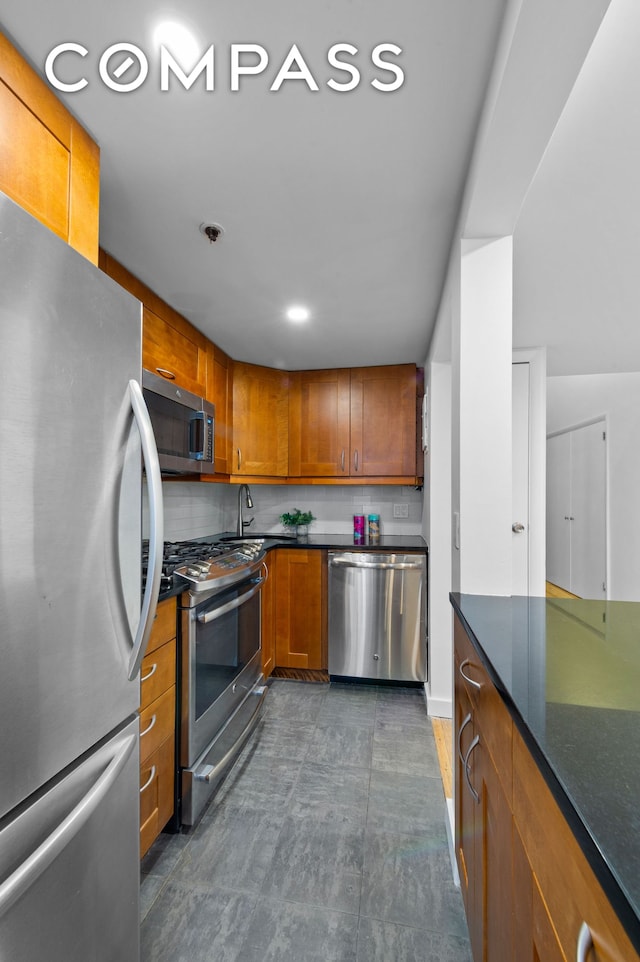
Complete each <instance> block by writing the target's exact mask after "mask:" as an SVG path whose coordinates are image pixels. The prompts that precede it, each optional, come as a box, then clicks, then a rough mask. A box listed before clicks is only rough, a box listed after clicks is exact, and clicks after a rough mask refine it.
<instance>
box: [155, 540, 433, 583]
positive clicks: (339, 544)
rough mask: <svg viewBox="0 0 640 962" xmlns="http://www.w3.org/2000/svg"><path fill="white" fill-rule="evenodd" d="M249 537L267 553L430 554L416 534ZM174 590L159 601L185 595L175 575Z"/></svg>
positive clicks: (425, 543)
mask: <svg viewBox="0 0 640 962" xmlns="http://www.w3.org/2000/svg"><path fill="white" fill-rule="evenodd" d="M232 535H233V532H232V531H220V532H217V533H216V534H211V535H206V536H203V537H202V538H194V539H193V540H194V541H212V540H214V539H217V538H224V537H230V536H232ZM245 537H246V538H264V546H265V549H266V550H267V551H270V550H271V549H272V548H325V549H328V550H331V549H334V550H355V551H420V552H427V551H428V547H427V542H426V541H425V540H424V538H423V537H422V536H421V535H415V534H381V535H380V537H379V538H378V540H377V541H376V542H375V543H372V544H369V543H368V542H367V541H366V540H365V542H364V543H357V542H355V541H354V540H353V535H352V534H313V533H312V534H309V535H308V536H307V537H306V538H302V539H301V540H299V541H298V540H296V539H295V538H292V537H291V536H290V535H286V534H278V533H273V532H262V531H255V532H254V531H250V530H247V532H246V534H245ZM173 582H174V583H173V587H172V588H169V589H168V590H167V591H161V592H160V596H159V599H158V600H159V601H166V600H167V599H168V598H173V597H175V596H176V595H180V594H182V592H183V591H184V590H185V588H186V587H188V585H187V582H186V581H185V580H184V579H183V578H180V577H179V576H178V575H174V578H173Z"/></svg>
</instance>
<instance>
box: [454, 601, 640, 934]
mask: <svg viewBox="0 0 640 962" xmlns="http://www.w3.org/2000/svg"><path fill="white" fill-rule="evenodd" d="M451 602H452V605H453V607H454V610H455V611H456V612H457V614H458V615H460V617H461V619H462V622H463V624H464V626H465V628H466V629H467V631H468V634H469V636H470V638H471V640H472V642H473V643H474V646H475V648H476V649H477V651H478V654H479V656H480V658H481V660H482V662H483V664H484V666H485V668H486V669H487V671H488V672H489V674H490V676H491V678H492V680H493V681H494V683H495V685H496V687H497V688H498V690H499V691H500V692H501V694H502V695H503V698H504V700H505V703H506V704H507V706H508V708H509V710H510V712H511V715H512V717H513V719H514V722H515V724H516V725H517V727H518V729H519V731H520V732H521V734H522V736H523V738H524V739H525V741H526V742H527V744H528V746H529V748H530V750H531V751H532V754H533V755H534V757H535V758H536V761H537V762H538V764H539V767H540V770H541V771H542V774H543V775H544V777H545V779H546V781H547V784H548V785H549V787H550V789H551V791H552V792H553V794H554V796H555V798H556V801H557V802H558V804H559V805H560V807H561V809H562V810H563V812H564V814H565V817H566V818H567V820H568V821H569V823H570V825H571V827H572V829H573V831H574V833H575V834H576V837H577V839H578V841H579V843H580V845H581V847H582V849H583V851H584V853H585V855H586V857H587V859H588V860H589V862H590V864H591V867H592V868H593V870H594V872H595V874H596V875H597V876H598V878H599V880H600V882H601V884H602V887H603V888H604V890H605V892H606V893H607V895H608V897H609V899H610V901H611V902H612V904H613V906H614V908H615V910H616V912H617V913H618V915H619V917H620V920H621V922H622V923H623V925H624V926H625V928H626V930H627V933H628V935H629V937H630V939H631V940H632V942H633V943H634V945H635V947H636V949H638V951H640V603H638V602H621V601H620V602H615V601H609V602H605V601H583V600H578V599H575V600H574V599H551V598H549V599H545V598H526V597H512V598H509V597H491V596H484V595H465V594H459V593H454V594H452V595H451Z"/></svg>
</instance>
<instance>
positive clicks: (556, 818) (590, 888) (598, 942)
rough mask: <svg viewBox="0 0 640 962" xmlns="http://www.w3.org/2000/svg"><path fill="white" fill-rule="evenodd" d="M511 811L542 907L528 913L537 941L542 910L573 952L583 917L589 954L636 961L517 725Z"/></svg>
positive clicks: (606, 960) (605, 961)
mask: <svg viewBox="0 0 640 962" xmlns="http://www.w3.org/2000/svg"><path fill="white" fill-rule="evenodd" d="M513 813H514V816H515V819H516V824H517V826H518V829H519V832H520V835H521V837H522V842H523V845H524V848H525V851H526V853H527V858H528V859H529V863H530V865H531V868H532V871H533V873H534V879H535V880H536V884H537V885H538V887H539V890H540V900H541V902H542V905H543V907H544V912H542V910H541V908H540V905H538V921H537V922H536V919H535V917H534V931H535V932H536V933H537V934H536V938H537V939H539V941H540V943H541V944H543V945H546V941H545V940H547V939H550V936H549V934H548V931H546V928H545V922H544V914H546V915H548V917H549V924H552V926H553V931H554V938H555V940H556V941H557V942H558V944H559V946H560V947H561V951H562V952H563V953H564V956H566V958H567V959H575V958H576V947H577V943H578V935H579V932H580V928H581V926H582V923H583V922H586V923H587V925H588V926H589V929H590V931H591V935H592V938H593V944H594V948H593V949H592V950H591V953H590V955H589V959H590V960H591V958H593V959H594V960H596V959H597V960H598V962H638V959H640V956H638V953H637V952H636V951H635V949H634V948H633V946H632V945H631V942H630V941H629V937H628V936H627V934H626V932H625V931H624V929H623V927H622V924H621V922H620V920H619V918H618V916H617V915H616V913H615V911H614V909H613V907H612V905H611V903H610V902H609V900H608V898H607V896H606V895H605V893H604V891H603V889H602V887H601V886H600V883H599V882H598V880H597V878H596V876H595V875H594V873H593V870H592V869H591V867H590V865H589V863H588V862H587V859H586V857H585V855H584V853H583V852H582V849H581V848H580V845H579V844H578V841H577V839H576V837H575V835H574V834H573V832H572V830H571V828H570V827H569V824H568V823H567V821H566V820H565V818H564V815H563V814H562V812H561V811H560V808H559V807H558V805H557V803H556V801H555V799H554V798H553V796H552V794H551V791H550V789H549V787H548V785H547V783H546V781H545V779H544V777H543V775H542V773H541V772H540V770H539V768H538V766H537V764H536V762H535V760H534V759H533V757H532V756H531V754H530V752H529V750H528V748H527V747H526V745H525V744H524V741H523V739H522V737H521V736H520V734H519V733H518V732H517V730H514V733H513ZM535 904H536V902H535V898H534V907H535ZM551 944H553V940H551ZM549 953H550V954H549V955H548V956H544V955H542V954H541V955H540V962H543V959H544V960H545V962H546V959H547V958H549V959H554V958H555V956H554V955H553V953H552V952H551V950H549ZM558 958H560V959H562V958H563V956H562V955H560V956H558ZM536 962H537V960H536Z"/></svg>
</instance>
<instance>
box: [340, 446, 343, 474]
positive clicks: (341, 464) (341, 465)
mask: <svg viewBox="0 0 640 962" xmlns="http://www.w3.org/2000/svg"><path fill="white" fill-rule="evenodd" d="M340 470H341V471H344V448H343V449H342V455H341V456H340Z"/></svg>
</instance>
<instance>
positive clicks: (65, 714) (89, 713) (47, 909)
mask: <svg viewBox="0 0 640 962" xmlns="http://www.w3.org/2000/svg"><path fill="white" fill-rule="evenodd" d="M141 325H142V320H141V306H140V304H139V302H137V301H136V300H135V299H134V298H132V297H131V296H130V295H129V294H128V293H127V292H125V291H124V290H122V288H120V287H119V286H118V285H117V284H115V283H114V282H113V281H112V280H111V278H109V277H107V276H106V275H105V274H103V273H102V272H101V271H99V270H98V269H97V268H95V267H94V266H93V265H91V264H90V263H89V262H88V261H87V260H86V259H85V258H83V257H82V256H81V255H79V254H78V253H76V252H75V251H73V250H72V249H71V248H69V247H68V246H67V245H66V244H65V243H64V242H63V241H62V240H60V239H59V238H57V237H56V236H55V235H54V234H52V233H51V232H50V231H48V230H47V229H46V228H44V227H43V226H42V225H41V224H39V223H38V222H37V221H35V220H34V219H33V218H32V217H31V216H30V215H29V214H27V213H25V212H24V211H23V210H22V209H20V208H19V207H17V206H16V205H15V204H14V203H13V202H12V201H10V200H9V199H8V198H7V197H5V196H4V195H3V194H0V962H34V960H35V959H47V960H48V962H62V960H64V962H107V960H109V962H116V960H117V962H135V960H137V959H138V958H139V935H138V932H139V904H138V892H139V858H138V851H139V800H138V794H139V757H138V756H139V751H138V742H139V724H138V706H139V694H140V684H139V665H140V661H141V659H142V656H143V654H144V647H145V645H146V642H147V639H148V635H149V632H150V626H151V621H152V618H153V615H154V608H155V598H156V597H157V589H158V583H159V581H158V580H159V574H160V571H159V567H157V564H158V556H159V553H160V551H161V549H162V504H161V497H162V495H161V484H160V474H159V469H158V462H157V454H155V453H154V443H153V434H152V432H151V427H150V424H149V422H148V419H147V418H146V416H145V413H146V411H145V407H144V402H143V401H142V394H141V392H140V387H139V382H140V377H141ZM141 453H142V456H143V457H141ZM143 459H144V465H145V468H146V476H147V483H148V485H149V499H150V519H151V520H150V523H151V531H150V542H151V544H150V555H151V568H150V571H149V576H148V581H147V589H146V591H145V594H144V596H142V592H141V585H140V569H141V565H140V552H141V494H142V492H141V483H142V461H143Z"/></svg>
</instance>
